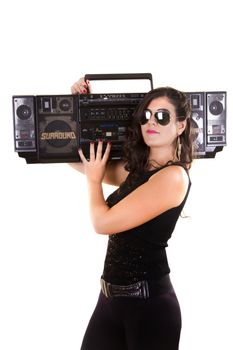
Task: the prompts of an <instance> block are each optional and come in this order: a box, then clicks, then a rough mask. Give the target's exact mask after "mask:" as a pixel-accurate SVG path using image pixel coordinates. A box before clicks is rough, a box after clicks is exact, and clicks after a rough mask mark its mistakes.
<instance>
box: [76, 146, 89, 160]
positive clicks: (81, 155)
mask: <svg viewBox="0 0 233 350" xmlns="http://www.w3.org/2000/svg"><path fill="white" fill-rule="evenodd" d="M78 153H79V156H80V159H81V161H82V162H83V163H85V162H86V161H87V160H86V158H85V156H84V154H83V151H82V149H81V148H79V149H78Z"/></svg>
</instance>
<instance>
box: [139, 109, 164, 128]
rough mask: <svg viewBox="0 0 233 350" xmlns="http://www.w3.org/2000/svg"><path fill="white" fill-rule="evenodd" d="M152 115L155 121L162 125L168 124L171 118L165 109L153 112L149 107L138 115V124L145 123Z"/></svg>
mask: <svg viewBox="0 0 233 350" xmlns="http://www.w3.org/2000/svg"><path fill="white" fill-rule="evenodd" d="M152 115H154V117H155V119H156V121H157V123H158V124H160V125H163V126H165V125H168V124H169V122H170V119H171V118H170V112H169V111H168V110H167V109H159V110H157V111H156V112H154V114H153V112H152V111H151V110H150V109H145V110H144V111H143V113H142V115H141V117H140V124H141V125H144V124H146V123H147V122H148V120H150V118H151V116H152Z"/></svg>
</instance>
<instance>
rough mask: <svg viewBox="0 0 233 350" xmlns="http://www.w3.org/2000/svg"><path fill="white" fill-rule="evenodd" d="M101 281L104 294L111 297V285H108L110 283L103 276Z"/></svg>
mask: <svg viewBox="0 0 233 350" xmlns="http://www.w3.org/2000/svg"><path fill="white" fill-rule="evenodd" d="M100 283H101V289H102V292H103V294H104V295H105V296H106V297H107V298H110V296H111V295H110V292H109V286H108V285H109V284H110V283H108V282H106V281H105V280H104V279H103V278H101V280H100Z"/></svg>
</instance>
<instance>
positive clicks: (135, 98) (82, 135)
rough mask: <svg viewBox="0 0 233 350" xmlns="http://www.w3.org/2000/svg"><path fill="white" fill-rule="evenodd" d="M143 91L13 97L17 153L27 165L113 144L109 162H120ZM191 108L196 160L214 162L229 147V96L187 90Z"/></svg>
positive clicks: (66, 158) (68, 157)
mask: <svg viewBox="0 0 233 350" xmlns="http://www.w3.org/2000/svg"><path fill="white" fill-rule="evenodd" d="M85 79H88V80H95V79H96V80H105V79H149V80H150V82H151V88H153V83H152V76H151V74H150V73H145V74H144V73H143V74H103V75H102V74H97V75H86V76H85ZM145 94H146V92H144V93H135V92H133V93H101V94H96V93H95V94H92V93H90V94H80V95H49V96H48V95H43V96H42V95H40V96H13V120H14V141H15V151H16V152H18V155H19V156H20V157H23V158H25V159H26V162H27V163H62V162H78V161H80V159H79V156H78V152H77V149H78V147H82V149H83V152H84V154H85V155H86V156H87V157H88V153H89V143H90V141H95V140H98V139H102V140H107V141H111V142H112V148H111V153H110V159H121V158H122V146H123V143H124V141H125V140H126V138H127V129H128V126H129V124H130V121H131V119H132V115H133V112H134V110H135V108H136V106H137V105H138V104H139V103H140V101H141V100H142V99H143V97H144V96H145ZM186 94H187V97H188V99H189V100H190V104H191V108H192V118H191V121H192V132H193V140H194V141H193V142H194V143H195V147H194V149H195V157H198V158H214V157H215V155H216V153H217V152H219V151H221V150H222V149H223V147H224V146H225V145H226V92H225V91H212V92H187V93H186Z"/></svg>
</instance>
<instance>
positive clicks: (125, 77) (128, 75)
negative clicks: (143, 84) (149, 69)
mask: <svg viewBox="0 0 233 350" xmlns="http://www.w3.org/2000/svg"><path fill="white" fill-rule="evenodd" d="M84 79H85V81H86V80H130V79H149V80H150V85H151V89H153V80H152V74H151V73H124V74H121V73H119V74H85V77H84Z"/></svg>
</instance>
